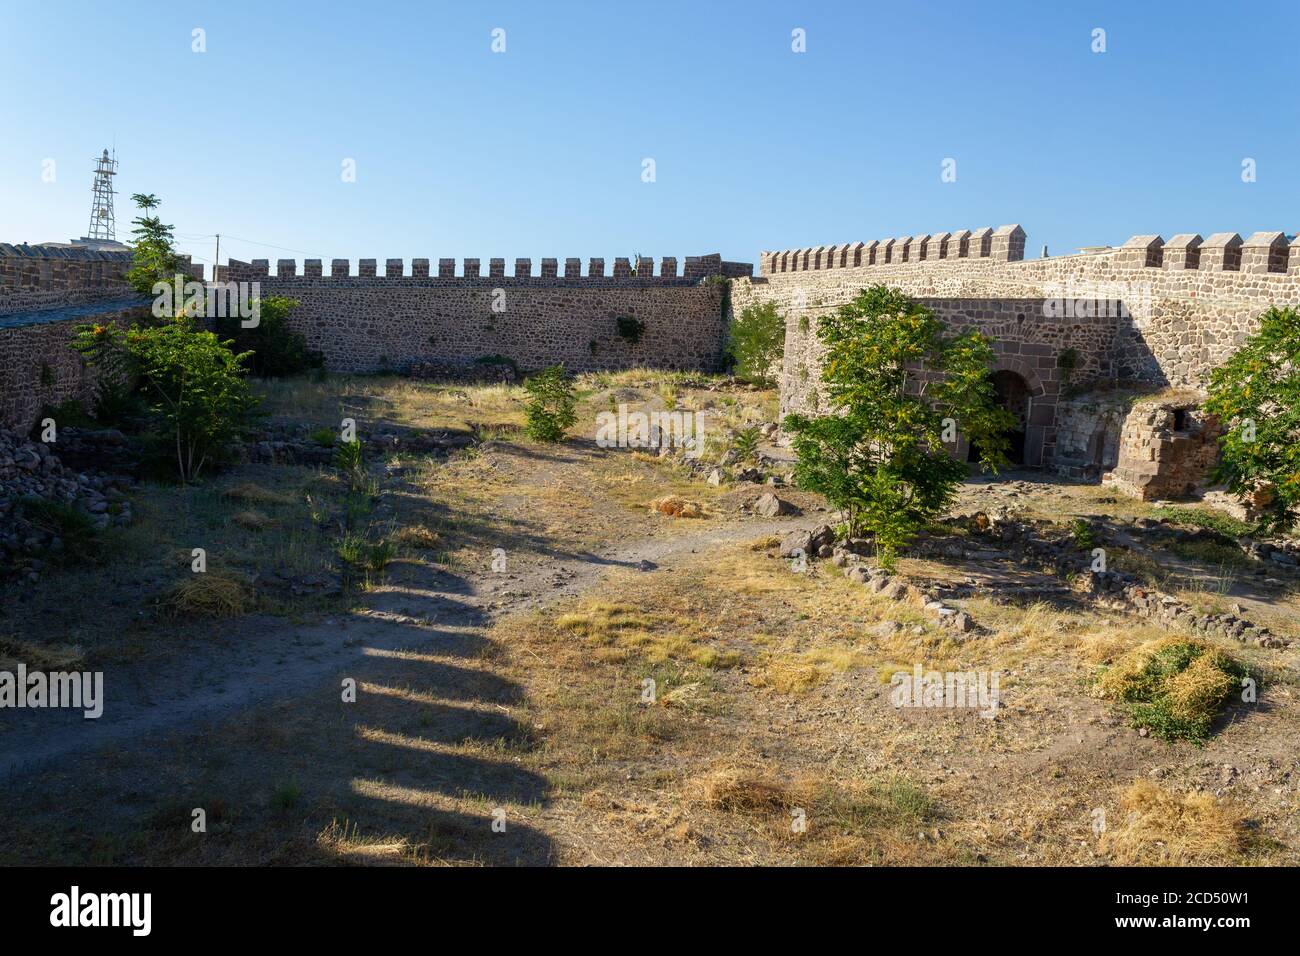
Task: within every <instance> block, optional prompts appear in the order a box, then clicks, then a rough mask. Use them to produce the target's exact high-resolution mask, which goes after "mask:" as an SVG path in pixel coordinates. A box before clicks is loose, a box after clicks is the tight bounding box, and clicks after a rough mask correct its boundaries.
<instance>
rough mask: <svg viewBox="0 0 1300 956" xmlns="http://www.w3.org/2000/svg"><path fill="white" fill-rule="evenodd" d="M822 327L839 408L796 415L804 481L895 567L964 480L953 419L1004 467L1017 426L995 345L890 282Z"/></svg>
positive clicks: (830, 385) (989, 459)
mask: <svg viewBox="0 0 1300 956" xmlns="http://www.w3.org/2000/svg"><path fill="white" fill-rule="evenodd" d="M817 334H818V337H819V338H820V339H821V341H822V343H823V345H824V346H825V348H826V353H825V358H824V362H825V364H824V367H823V371H822V381H823V383H824V385H825V389H826V393H827V396H828V398H829V400H830V406H831V408H830V412H831V413H830V414H827V415H823V416H820V417H816V418H813V417H807V416H804V415H790V416H788V417H787V418H786V420H785V429H786V430H787V431H788V432H790V433H791V434H792V435H793V436H794V449H795V452H796V453H797V454H798V457H799V460H798V463H797V465H796V467H795V477H796V480H797V481H798V482H799V484H800V485H801V486H802V487H804V488H808V489H810V490H813V491H818V492H820V493H822V494H823V495H825V496H826V498H827V499H828V500H829V501H830V502H831V503H832V504H834V505H835V506H836V507H838V508H840V509H841V510H843V511H844V512H845V513H846V514H847V516H848V525H849V528H850V531H851V533H853V534H855V535H856V534H858V533H860V532H863V531H866V532H868V533H870V534H871V535H873V536H874V538H875V542H876V551H877V556H878V558H879V560H880V562H881V564H882V565H883V566H885V567H890V566H892V565H893V563H894V559H895V555H896V554H897V551H898V549H899V548H900V547H902V546H903V545H905V544H906V543H907V542H908V541H910V540H911V538H912V537H913V536H915V534H916V532H917V531H919V530H920V529H921V528H922V527H924V525H925V524H926V522H928V521H929V520H930V519H931V518H933V517H934V516H936V515H938V514H940V513H942V512H943V511H944V510H945V509H946V508H947V507H948V506H949V505H950V504H951V503H952V501H953V500H954V498H955V496H956V490H957V486H958V484H959V483H960V482H961V480H962V479H963V478H964V477H965V476H966V465H965V464H964V463H963V462H960V461H957V460H956V459H954V458H953V457H952V456H950V455H949V454H948V452H947V450H946V449H945V448H944V445H943V439H942V435H943V432H944V429H945V422H944V419H947V418H950V419H953V420H954V421H956V422H957V423H958V426H959V427H960V428H961V430H962V431H963V432H964V433H965V434H966V435H967V437H968V438H970V439H971V440H972V441H973V442H975V443H976V445H977V446H978V448H979V449H980V462H981V465H982V466H983V467H984V468H986V469H992V470H996V469H997V468H998V467H1000V466H1002V465H1003V464H1005V462H1006V452H1007V449H1008V447H1009V442H1008V440H1007V437H1006V432H1007V431H1008V430H1010V428H1011V427H1012V426H1013V424H1014V421H1013V419H1012V416H1011V414H1010V413H1009V412H1008V411H1007V410H1006V409H1004V408H1002V407H1001V406H1000V405H999V404H998V401H997V395H996V392H995V390H994V388H993V383H992V382H991V381H990V379H989V376H988V369H989V366H990V365H992V363H993V351H992V348H991V347H990V345H989V342H988V340H987V339H985V338H984V337H983V336H981V335H980V334H978V333H976V332H966V333H962V334H959V335H955V336H951V337H947V336H945V335H944V334H943V329H942V325H941V323H940V322H939V320H938V319H936V318H935V317H934V315H933V314H932V313H931V312H930V311H929V310H928V309H925V308H924V307H922V306H920V305H918V304H917V303H915V302H913V301H911V300H910V299H908V298H907V296H905V295H903V294H902V293H901V292H897V291H895V290H892V289H888V288H886V287H884V286H873V287H872V288H870V289H866V290H863V291H862V292H860V293H859V294H858V296H857V297H856V298H855V299H854V300H853V302H851V303H849V304H848V305H845V306H841V307H840V308H839V309H838V310H837V311H836V312H834V313H831V314H829V315H826V316H824V317H822V319H821V321H820V322H819V325H818V330H817ZM921 366H923V367H924V369H925V370H926V372H927V373H928V374H927V375H925V376H924V377H923V376H922V375H921V374H919V373H918V371H917V369H918V367H921Z"/></svg>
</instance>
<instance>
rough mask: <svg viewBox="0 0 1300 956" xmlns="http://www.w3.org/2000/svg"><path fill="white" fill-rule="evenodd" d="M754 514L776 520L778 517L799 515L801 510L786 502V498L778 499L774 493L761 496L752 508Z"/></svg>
mask: <svg viewBox="0 0 1300 956" xmlns="http://www.w3.org/2000/svg"><path fill="white" fill-rule="evenodd" d="M752 510H753V512H754V514H756V515H759V516H761V517H764V518H775V517H777V516H778V515H797V514H799V513H800V511H799V508H798V507H796V506H795V505H793V504H791V503H790V502H789V501H786V500H785V499H784V498H778V497H777V496H776V495H774V494H772V492H770V491H769V492H766V493H765V494H762V495H759V497H758V500H757V501H755V502H754V505H753V508H752Z"/></svg>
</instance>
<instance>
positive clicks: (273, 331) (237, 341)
mask: <svg viewBox="0 0 1300 956" xmlns="http://www.w3.org/2000/svg"><path fill="white" fill-rule="evenodd" d="M300 304H301V303H300V302H299V301H298V300H297V299H291V298H289V297H288V296H284V295H268V296H266V297H265V298H263V299H262V300H261V301H260V303H259V310H260V311H259V317H258V323H257V325H256V326H254V327H253V328H244V325H243V322H244V320H243V319H242V318H240V317H239V316H226V317H221V318H217V319H214V320H213V324H214V326H215V327H216V330H217V334H218V335H220V336H222V337H223V338H226V339H228V340H229V341H230V343H231V346H230V347H231V349H232V350H233V351H235V352H247V353H250V357H249V362H248V370H249V371H250V372H251V373H252V374H254V375H256V376H259V377H261V378H276V377H280V376H284V375H296V374H298V373H300V372H307V371H310V370H312V369H317V368H321V367H322V366H323V365H324V364H325V358H324V356H323V355H321V353H320V352H316V351H313V350H312V349H309V348H307V340H306V339H304V338H303V337H302V335H301V334H300V333H298V332H295V331H294V330H293V329H291V328H289V315H290V313H292V312H293V310H294V309H296V308H297V307H298V306H299V305H300Z"/></svg>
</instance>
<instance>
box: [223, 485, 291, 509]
mask: <svg viewBox="0 0 1300 956" xmlns="http://www.w3.org/2000/svg"><path fill="white" fill-rule="evenodd" d="M221 496H222V497H223V498H228V499H230V500H231V501H235V502H238V503H239V504H243V505H263V506H266V505H291V504H294V503H295V502H296V501H297V499H295V498H294V497H293V496H291V495H286V494H284V493H283V492H279V491H273V490H271V489H270V488H264V487H263V486H262V485H259V484H257V483H255V482H251V481H245V482H240V483H239V484H237V485H232V486H231V487H229V488H227V489H226V490H225V491H223V492H222V493H221Z"/></svg>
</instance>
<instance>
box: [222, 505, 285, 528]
mask: <svg viewBox="0 0 1300 956" xmlns="http://www.w3.org/2000/svg"><path fill="white" fill-rule="evenodd" d="M230 520H231V521H233V522H234V523H235V524H237V525H239V526H240V527H241V528H244V529H246V530H248V531H262V530H263V529H265V528H268V527H270V526H271V525H272V524H273V523H274V522H273V521H272V520H271V518H270V516H269V515H267V514H266V513H265V512H263V511H258V510H257V509H256V508H250V509H249V510H248V511H240V512H238V513H237V514H235V515H234V516H233V517H232V518H231V519H230Z"/></svg>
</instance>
